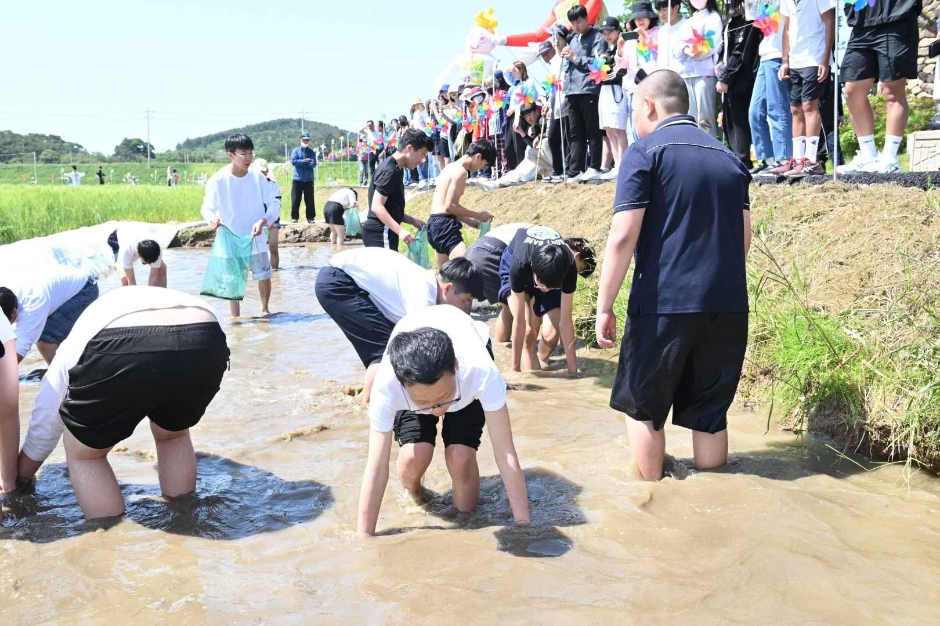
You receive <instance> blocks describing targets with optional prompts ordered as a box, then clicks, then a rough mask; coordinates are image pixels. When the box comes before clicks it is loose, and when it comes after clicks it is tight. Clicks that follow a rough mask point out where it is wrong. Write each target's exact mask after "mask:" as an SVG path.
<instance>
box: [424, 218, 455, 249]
mask: <svg viewBox="0 0 940 626" xmlns="http://www.w3.org/2000/svg"><path fill="white" fill-rule="evenodd" d="M460 226H461V223H460V220H458V219H457V218H456V217H454V216H453V215H446V214H437V215H432V216H431V217H429V218H428V243H429V244H431V247H432V248H434V251H435V252H439V253H440V254H446V255H450V253H451V251H453V249H454V248H456V247H457V246H459V245H460V244H462V243H463V235H462V234H461V233H460Z"/></svg>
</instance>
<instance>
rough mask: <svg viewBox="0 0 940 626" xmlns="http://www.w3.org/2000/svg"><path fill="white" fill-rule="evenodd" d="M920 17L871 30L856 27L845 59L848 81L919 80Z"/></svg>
mask: <svg viewBox="0 0 940 626" xmlns="http://www.w3.org/2000/svg"><path fill="white" fill-rule="evenodd" d="M918 37H919V34H918V30H917V15H916V14H914V15H912V16H911V17H909V18H907V19H903V20H900V21H897V22H891V23H889V24H880V25H878V26H872V27H869V28H859V27H855V28H853V29H852V36H851V37H850V38H849V43H848V46H846V49H845V56H844V57H843V58H842V69H841V70H840V78H842V80H844V81H846V82H850V83H851V82H857V81H862V80H868V79H877V80H878V81H880V82H892V81H896V80H900V79H902V78H910V79H912V78H917V44H918V41H919V39H918Z"/></svg>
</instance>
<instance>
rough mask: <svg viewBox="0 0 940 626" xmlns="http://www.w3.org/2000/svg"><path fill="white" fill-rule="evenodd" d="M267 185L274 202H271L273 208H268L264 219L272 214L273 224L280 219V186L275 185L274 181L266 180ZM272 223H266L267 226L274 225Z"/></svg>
mask: <svg viewBox="0 0 940 626" xmlns="http://www.w3.org/2000/svg"><path fill="white" fill-rule="evenodd" d="M268 184H269V185H270V186H271V193H272V194H274V200H272V204H273V205H274V207H273V208H271V207H269V208H268V211H267V212H266V213H265V217H267V218H269V217H270V216H271V214H272V213H273V214H274V222H276V221H277V220H279V219H280V218H281V197H282V192H281V186H280V185H278V184H277V181H276V180H273V179H271V178H268ZM274 222H270V221H269V222H268V226H271V225H272V224H274Z"/></svg>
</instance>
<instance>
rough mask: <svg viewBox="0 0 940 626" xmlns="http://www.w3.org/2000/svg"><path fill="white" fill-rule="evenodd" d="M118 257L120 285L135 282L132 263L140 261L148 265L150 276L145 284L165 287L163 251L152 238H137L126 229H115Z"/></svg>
mask: <svg viewBox="0 0 940 626" xmlns="http://www.w3.org/2000/svg"><path fill="white" fill-rule="evenodd" d="M117 240H118V245H119V246H120V247H119V249H118V257H117V265H118V268H119V271H120V272H121V286H122V287H127V286H129V285H136V284H137V275H136V274H135V273H134V263H135V262H136V261H140V262H141V263H143V264H144V265H149V266H150V277H149V278H148V279H147V284H148V285H149V286H151V287H166V281H167V278H166V263H164V262H163V251H162V250H161V249H160V244H158V243H157V242H156V241H154V240H152V239H144V240H138V239H137V237H135V236H134V234H133V233H132V232H130V231H129V230H127V229H121V228H119V229H118V230H117Z"/></svg>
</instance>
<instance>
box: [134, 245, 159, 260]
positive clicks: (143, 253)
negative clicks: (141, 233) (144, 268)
mask: <svg viewBox="0 0 940 626" xmlns="http://www.w3.org/2000/svg"><path fill="white" fill-rule="evenodd" d="M137 254H139V255H140V260H141V261H142V262H143V263H144V264H145V265H150V264H151V263H156V262H157V259H159V258H160V244H158V243H157V242H156V241H154V240H153V239H144V240H143V241H141V242H140V243H138V244H137Z"/></svg>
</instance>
